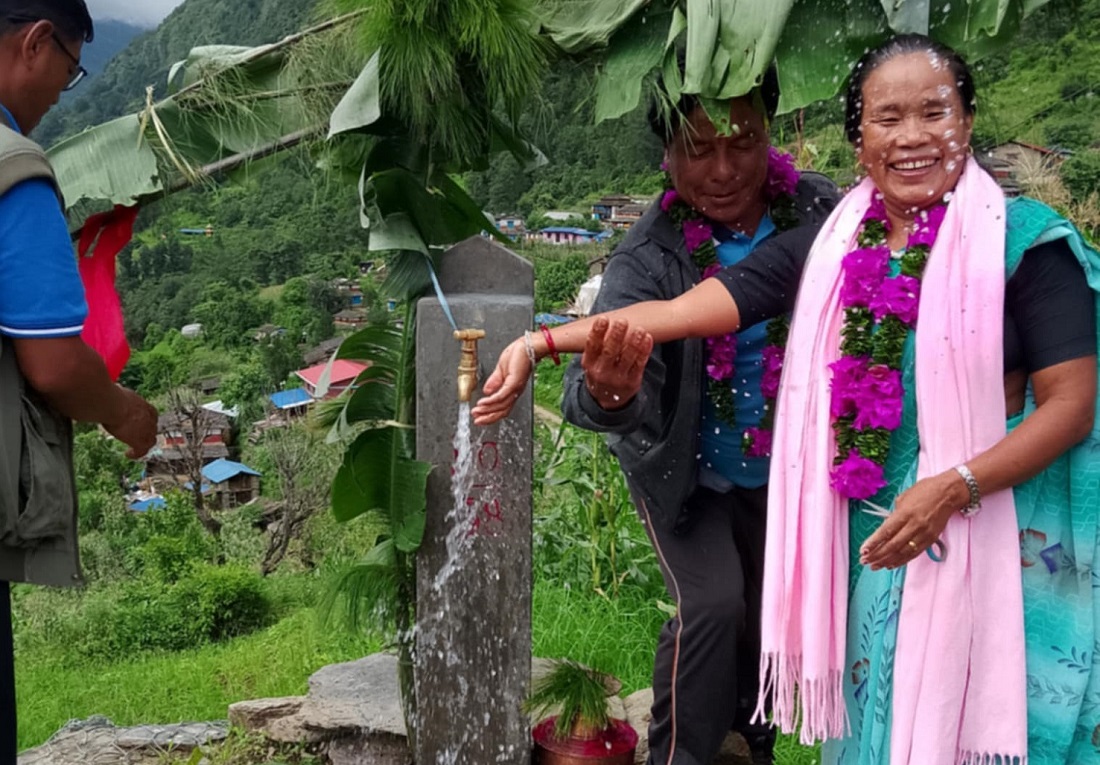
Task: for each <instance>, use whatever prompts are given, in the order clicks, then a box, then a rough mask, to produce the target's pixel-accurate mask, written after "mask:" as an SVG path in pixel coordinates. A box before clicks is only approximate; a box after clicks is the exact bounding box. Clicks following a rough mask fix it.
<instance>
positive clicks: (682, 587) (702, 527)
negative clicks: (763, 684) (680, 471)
mask: <svg viewBox="0 0 1100 765" xmlns="http://www.w3.org/2000/svg"><path fill="white" fill-rule="evenodd" d="M767 493H768V492H767V487H764V488H760V489H741V488H734V489H733V490H731V491H730V492H728V493H725V494H721V493H718V492H715V491H711V490H709V489H705V488H703V487H699V488H697V489H696V490H695V492H694V493H693V494H692V495H691V497H690V498H689V499H688V502H687V504H686V506H685V507H684V510H683V513H682V515H681V519H680V522H679V523H678V524H677V525H676V526H675V527H674V528H661V527H660V526H655V525H654V524H652V523H649V522H648V520H649V519H648V517H647V516H648V513H647V511H646V508H645V507H644V506H642V505H641V504H639V512H640V513H641V515H642V520H643V522H645V523H646V528H647V530H648V532H649V535H650V540H651V541H652V543H653V546H654V549H655V550H656V551H657V558H658V560H659V562H660V564H661V572H662V574H663V575H664V578H665V586H666V588H667V589H668V593H669V596H670V597H671V598H672V599H673V600H674V601H675V602H676V604H677V606H678V615H677V616H676V617H675V618H673V619H670V620H669V621H668V622H667V623H666V624H665V625H664V628H663V629H662V630H661V635H660V638H659V641H658V645H657V656H656V660H655V662H654V670H653V721H652V722H651V723H650V726H649V745H650V758H649V763H650V765H709V763H710V761H711V760H712V759H713V758H714V756H715V755H716V754H717V752H718V750H719V748H720V747H721V745H722V741H723V740H724V738H725V736H726V734H727V733H728V732H729V731H730V730H731V729H732V730H737V731H739V732H741V733H743V734H744V735H745V737H746V738H747V739H748V740H749V742H750V744H756V746H758V747H759V746H761V745H763V746H766V747H767V748H768V750H769V751H770V745H771V741H772V740H773V738H774V737H773V734H772V733H771V731H770V730H769V729H768V728H767V727H766V726H753V725H751V724H750V723H749V720H750V718H751V717H752V712H753V710H754V709H755V707H756V695H757V689H758V686H759V681H758V677H759V671H760V597H761V591H762V587H763V576H764V537H765V528H766V522H767ZM761 742H763V744H762V743H761Z"/></svg>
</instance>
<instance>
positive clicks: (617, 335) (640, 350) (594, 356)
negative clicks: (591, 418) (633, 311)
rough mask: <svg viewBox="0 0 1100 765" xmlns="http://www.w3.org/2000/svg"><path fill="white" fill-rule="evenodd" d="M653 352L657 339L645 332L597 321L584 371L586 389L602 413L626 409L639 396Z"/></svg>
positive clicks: (587, 347)
mask: <svg viewBox="0 0 1100 765" xmlns="http://www.w3.org/2000/svg"><path fill="white" fill-rule="evenodd" d="M652 351H653V338H652V337H651V336H650V334H649V333H648V332H646V331H645V330H644V329H640V328H635V329H633V330H631V329H630V328H629V327H628V326H627V323H626V322H625V321H622V320H616V321H614V322H608V320H607V319H604V318H598V319H596V323H595V324H594V325H593V326H592V331H591V332H589V333H588V341H587V343H586V344H585V346H584V354H583V355H582V356H581V368H583V369H584V383H585V386H586V387H587V388H588V392H589V393H590V394H591V395H592V398H594V399H595V400H596V403H597V404H599V406H600V408H601V409H605V410H607V411H614V410H615V409H622V408H623V407H624V406H626V405H627V404H629V403H630V402H631V401H632V400H633V399H634V397H635V396H637V395H638V391H639V390H641V388H642V379H643V377H644V375H645V365H646V362H647V361H649V354H650V353H651V352H652Z"/></svg>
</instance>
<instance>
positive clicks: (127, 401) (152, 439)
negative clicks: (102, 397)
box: [103, 388, 157, 460]
mask: <svg viewBox="0 0 1100 765" xmlns="http://www.w3.org/2000/svg"><path fill="white" fill-rule="evenodd" d="M119 391H120V392H121V393H122V396H123V399H124V402H123V405H122V407H121V409H122V417H121V418H120V419H119V420H118V421H117V422H104V423H103V427H104V428H105V429H106V430H107V432H108V433H110V434H111V435H112V436H114V437H115V438H117V439H118V440H119V441H121V442H122V443H124V444H126V445H127V446H129V447H130V449H129V451H127V452H126V457H127V458H128V459H132V460H139V459H141V458H142V457H144V456H145V455H146V454H147V453H148V452H149V450H150V449H152V448H153V445H154V444H156V442H157V410H156V409H155V408H154V407H153V405H152V404H150V403H149V402H148V401H146V400H145V399H143V398H142V397H141V396H139V395H138V394H136V393H134V392H133V391H132V390H127V389H126V388H120V389H119Z"/></svg>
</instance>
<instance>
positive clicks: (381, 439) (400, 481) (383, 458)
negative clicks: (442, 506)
mask: <svg viewBox="0 0 1100 765" xmlns="http://www.w3.org/2000/svg"><path fill="white" fill-rule="evenodd" d="M401 440H402V439H401V438H400V434H399V432H398V431H397V429H395V428H382V429H378V430H368V431H366V432H365V433H363V434H362V435H361V436H359V438H357V439H356V440H355V442H354V443H353V444H352V445H351V446H349V447H348V450H347V452H346V453H345V455H344V463H343V464H342V465H341V466H340V470H339V471H338V472H337V473H336V480H335V482H334V483H333V485H332V509H333V512H334V513H335V515H336V518H337V520H339V521H350V520H352V519H354V518H358V517H359V516H360V515H363V514H365V513H383V514H385V515H387V516H388V518H389V530H390V531H391V532H392V534H393V541H394V544H395V545H396V546H397V549H398V550H400V551H401V552H405V553H409V552H415V551H416V550H417V548H419V547H420V543H421V542H422V541H423V539H424V526H425V521H426V519H427V485H428V474H429V473H430V472H431V471H432V466H431V465H429V464H427V463H424V462H417V461H416V460H413V459H409V458H408V457H405V456H404V455H402V454H399V453H398V452H400V451H403V449H402V448H401V447H400V446H399V445H398V442H399V441H401Z"/></svg>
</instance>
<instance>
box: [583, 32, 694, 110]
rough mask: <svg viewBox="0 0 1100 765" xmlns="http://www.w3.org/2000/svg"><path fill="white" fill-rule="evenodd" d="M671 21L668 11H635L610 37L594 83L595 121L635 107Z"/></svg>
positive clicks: (661, 52)
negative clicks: (636, 12)
mask: <svg viewBox="0 0 1100 765" xmlns="http://www.w3.org/2000/svg"><path fill="white" fill-rule="evenodd" d="M680 18H682V16H681V17H680ZM673 23H674V15H673V13H672V12H670V11H661V12H656V13H645V14H638V15H637V16H635V17H634V18H633V19H631V20H630V21H629V22H628V23H627V24H626V25H624V26H623V27H622V28H621V29H620V30H619V31H617V32H616V33H615V36H614V37H612V38H611V44H610V46H609V48H608V51H607V59H606V61H605V62H604V65H603V67H602V69H601V71H600V75H599V79H598V80H597V82H596V123H597V124H599V123H600V122H603V121H604V120H607V119H615V118H616V117H621V116H623V115H624V114H627V113H628V112H631V111H633V110H634V109H636V108H637V106H638V102H639V101H640V100H641V98H642V84H643V82H644V81H645V78H646V76H647V75H648V74H649V73H650V72H651V71H653V69H654V68H655V67H657V66H658V65H659V64H660V63H661V60H662V59H663V58H664V52H665V45H663V44H662V43H667V42H668V38H669V36H670V33H671V32H672V31H673V30H674V26H673Z"/></svg>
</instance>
